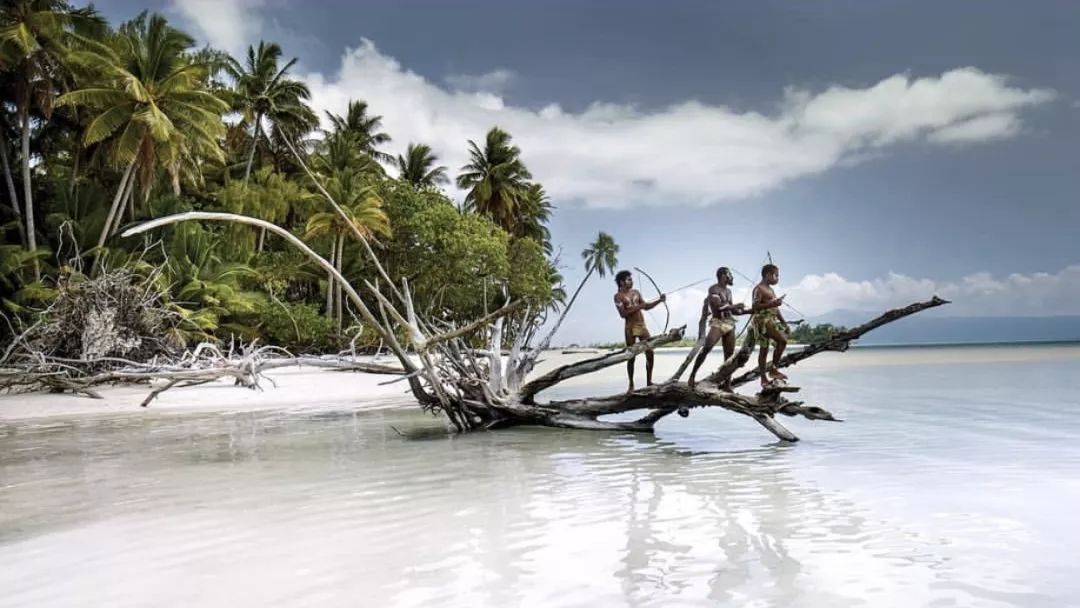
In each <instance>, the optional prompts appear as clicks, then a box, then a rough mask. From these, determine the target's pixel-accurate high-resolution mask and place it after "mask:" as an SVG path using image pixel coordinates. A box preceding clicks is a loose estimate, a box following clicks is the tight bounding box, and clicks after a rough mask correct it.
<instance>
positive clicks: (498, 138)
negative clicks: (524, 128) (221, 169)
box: [457, 127, 532, 232]
mask: <svg viewBox="0 0 1080 608" xmlns="http://www.w3.org/2000/svg"><path fill="white" fill-rule="evenodd" d="M469 159H470V160H469V163H468V164H467V165H465V166H464V167H462V168H461V171H462V173H461V174H460V175H458V178H457V185H458V187H459V188H461V189H463V190H468V191H469V193H468V194H467V195H466V196H465V207H466V209H468V210H470V211H475V212H477V213H479V214H481V215H485V216H487V217H489V218H491V220H492V221H494V222H495V223H496V224H498V225H499V226H502V227H503V228H504V229H506V230H507V231H508V232H513V228H514V226H515V225H516V224H517V221H518V217H517V213H518V206H519V204H520V201H521V199H522V198H523V196H524V193H525V190H526V188H527V182H528V180H530V179H532V174H531V173H529V170H528V169H526V168H525V163H523V162H522V161H521V150H519V149H518V147H517V146H514V145H511V143H510V134H509V133H507V132H506V131H503V130H502V129H500V128H498V127H493V128H492V129H491V130H490V131H488V132H487V137H486V138H485V140H484V147H483V149H481V148H480V146H478V145H476V142H474V141H472V140H469Z"/></svg>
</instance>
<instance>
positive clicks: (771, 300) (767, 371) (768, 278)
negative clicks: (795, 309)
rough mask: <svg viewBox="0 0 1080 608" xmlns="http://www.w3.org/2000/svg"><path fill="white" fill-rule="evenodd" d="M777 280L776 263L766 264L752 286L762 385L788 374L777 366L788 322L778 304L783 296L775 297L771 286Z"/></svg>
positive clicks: (779, 379)
mask: <svg viewBox="0 0 1080 608" xmlns="http://www.w3.org/2000/svg"><path fill="white" fill-rule="evenodd" d="M779 282H780V269H779V268H778V267H777V266H776V265H775V264H766V265H764V266H762V267H761V282H760V283H758V284H757V285H756V286H755V287H754V299H753V307H752V308H751V310H750V312H751V313H753V315H754V316H753V317H751V319H752V320H751V322H752V323H753V327H754V333H755V334H756V336H757V341H758V346H760V347H761V352H759V353H758V373H759V374H760V375H761V386H762V387H768V386H769V385H770V384H771V383H772V382H778V381H779V382H782V381H784V380H787V375H786V374H784V373H783V372H781V371H780V368H779V367H777V366H778V365H779V364H780V357H782V356H783V355H784V348H785V347H787V332H788V324H787V321H785V320H784V316H783V315H782V314H781V313H780V306H781V305H782V304H783V303H784V298H785V297H786V296H780V297H779V298H778V297H776V292H775V291H773V288H772V286H773V285H776V284H777V283H779ZM770 342H773V343H775V345H776V346H775V347H774V348H773V362H772V365H769V366H768V367H766V364H767V362H768V360H769V343H770Z"/></svg>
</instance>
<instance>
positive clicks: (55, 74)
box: [0, 0, 103, 279]
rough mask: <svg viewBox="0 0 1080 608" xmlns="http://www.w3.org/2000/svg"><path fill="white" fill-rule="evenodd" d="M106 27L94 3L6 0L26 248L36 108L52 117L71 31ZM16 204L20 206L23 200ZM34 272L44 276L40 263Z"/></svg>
mask: <svg viewBox="0 0 1080 608" xmlns="http://www.w3.org/2000/svg"><path fill="white" fill-rule="evenodd" d="M102 25H103V21H102V20H101V18H100V17H98V15H97V13H96V12H95V11H94V9H93V8H92V7H90V8H85V9H73V8H71V7H70V6H69V5H68V3H67V2H64V1H63V0H5V2H4V3H3V5H2V6H0V71H4V72H10V73H11V74H12V75H13V76H14V78H13V80H14V83H13V84H14V93H15V108H16V111H17V114H18V118H19V128H20V139H21V144H22V146H21V150H22V154H21V161H22V179H23V203H24V205H25V207H24V209H25V220H26V246H27V249H29V250H30V251H33V250H34V249H36V248H37V235H36V232H35V226H34V198H33V194H32V192H33V189H32V187H31V183H30V112H31V110H32V109H33V106H36V107H37V109H38V110H39V111H40V112H41V114H42V116H44V118H45V119H46V120H48V119H49V117H50V116H51V114H52V108H53V98H54V97H55V96H56V94H57V92H58V91H59V90H60V88H61V84H62V81H63V80H64V76H65V74H64V72H65V61H66V57H67V54H68V45H69V42H70V38H71V34H72V33H73V32H74V31H75V30H77V29H78V30H81V31H92V30H97V29H99V28H101V27H102ZM12 202H13V204H14V205H15V206H16V207H17V206H18V201H12ZM34 275H35V277H36V278H37V279H40V278H41V277H40V270H39V268H38V266H37V265H36V263H35V265H34Z"/></svg>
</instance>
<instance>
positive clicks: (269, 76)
mask: <svg viewBox="0 0 1080 608" xmlns="http://www.w3.org/2000/svg"><path fill="white" fill-rule="evenodd" d="M280 59H281V47H280V46H278V45H277V44H275V43H273V42H269V43H268V42H265V41H260V42H259V46H258V47H254V46H249V47H248V52H247V62H246V63H245V65H240V62H238V61H236V60H235V59H232V58H230V60H229V67H228V71H229V72H230V73H231V74H232V76H233V77H234V78H235V79H236V106H237V107H236V109H238V110H239V111H240V112H241V113H242V114H243V120H244V122H245V123H247V124H250V125H251V129H252V131H251V148H250V150H249V152H248V159H247V165H246V166H245V168H244V183H247V181H248V178H249V177H250V176H251V165H252V163H253V162H254V161H255V148H256V147H257V146H258V143H259V136H260V135H261V134H262V131H263V122H264V121H269V122H270V129H271V133H270V135H271V136H272V137H274V136H276V137H286V138H288V140H289V141H295V140H296V139H297V138H298V137H300V136H302V135H303V134H305V133H307V132H308V131H310V130H311V128H312V127H314V125H315V124H317V122H318V120H317V118H316V116H315V113H314V112H312V110H311V108H309V107H308V106H307V104H306V103H305V102H306V101H307V100H309V99H311V91H310V90H308V87H307V85H306V84H304V83H303V82H301V81H299V80H293V79H291V78H289V77H288V72H289V69H290V68H292V67H293V65H295V64H296V58H295V57H294V58H292V59H290V60H289V61H288V62H286V63H285V65H284V67H280V68H279V67H278V61H279V60H280Z"/></svg>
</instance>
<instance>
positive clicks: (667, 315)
mask: <svg viewBox="0 0 1080 608" xmlns="http://www.w3.org/2000/svg"><path fill="white" fill-rule="evenodd" d="M634 270H636V271H637V272H640V273H641V275H642V276H643V277H645V278H646V279H649V282H650V283H652V286H653V289H655V290H656V297H660V296H662V295H664V292H663V291H661V290H660V286H659V285H657V284H656V281H654V280H653V278H652V277H650V276H649V273H647V272H645V271H644V270H642V269H640V268H638V267H637V266H634ZM661 304H663V305H664V331H663V332H661V333H667V328H668V323H670V322H671V308H669V307H668V304H667V301H666V300H665V301H663V302H661Z"/></svg>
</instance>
